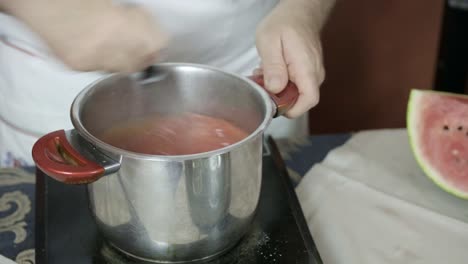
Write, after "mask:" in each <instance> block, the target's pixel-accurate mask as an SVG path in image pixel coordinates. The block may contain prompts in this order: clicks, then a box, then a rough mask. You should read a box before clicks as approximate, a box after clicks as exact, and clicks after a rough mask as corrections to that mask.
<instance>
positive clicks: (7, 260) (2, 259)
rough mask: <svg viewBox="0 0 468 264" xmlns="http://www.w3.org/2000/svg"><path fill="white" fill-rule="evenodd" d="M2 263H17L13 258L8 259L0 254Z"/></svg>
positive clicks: (0, 262) (0, 263)
mask: <svg viewBox="0 0 468 264" xmlns="http://www.w3.org/2000/svg"><path fill="white" fill-rule="evenodd" d="M0 264H16V262H14V261H13V260H11V259H7V258H5V257H4V256H2V255H0Z"/></svg>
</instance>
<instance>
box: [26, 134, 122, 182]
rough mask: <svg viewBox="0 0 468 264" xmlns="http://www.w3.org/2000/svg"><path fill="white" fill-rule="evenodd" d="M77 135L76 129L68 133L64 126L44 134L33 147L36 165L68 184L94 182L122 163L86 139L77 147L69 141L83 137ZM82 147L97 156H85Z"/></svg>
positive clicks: (47, 173)
mask: <svg viewBox="0 0 468 264" xmlns="http://www.w3.org/2000/svg"><path fill="white" fill-rule="evenodd" d="M67 135H68V137H67ZM77 137H80V136H79V135H78V134H77V133H76V132H75V131H67V133H66V132H65V130H57V131H54V132H51V133H49V134H46V135H45V136H43V137H41V138H40V139H39V140H38V141H37V142H36V143H35V144H34V146H33V148H32V156H33V160H34V162H35V163H36V166H37V168H39V169H40V170H41V171H42V172H44V173H45V174H46V175H48V176H50V177H52V178H54V179H55V180H57V181H60V182H63V183H67V184H86V183H91V182H94V181H96V180H98V179H99V178H101V177H102V176H104V175H105V174H108V173H110V172H112V171H116V170H118V168H119V167H120V164H118V163H117V162H116V161H114V160H113V159H110V158H108V157H106V156H105V155H104V154H103V153H101V152H100V151H99V150H96V149H95V148H94V147H89V145H90V144H89V143H87V142H85V144H82V145H81V146H80V148H81V149H80V151H78V150H77V149H76V148H75V147H74V146H72V144H70V141H69V140H71V141H74V140H75V141H76V140H80V139H81V138H77ZM81 140H82V139H81ZM80 143H81V142H80ZM86 143H87V144H86ZM83 145H84V146H83ZM83 149H86V150H87V151H86V152H87V153H88V155H86V156H89V153H92V156H94V157H85V156H84V155H83V154H82V152H83ZM93 160H98V161H99V162H98V161H93ZM100 163H101V164H100ZM102 163H104V164H106V165H104V164H102Z"/></svg>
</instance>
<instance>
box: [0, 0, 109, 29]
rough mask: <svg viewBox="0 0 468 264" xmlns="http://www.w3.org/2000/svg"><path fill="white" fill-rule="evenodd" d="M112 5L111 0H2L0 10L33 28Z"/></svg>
mask: <svg viewBox="0 0 468 264" xmlns="http://www.w3.org/2000/svg"><path fill="white" fill-rule="evenodd" d="M111 5H112V1H111V0H33V1H31V0H0V10H2V11H3V12H5V13H7V14H10V15H12V16H15V17H16V18H18V19H20V20H22V21H23V22H25V23H26V24H29V25H30V26H31V27H33V28H35V27H39V26H40V25H41V24H43V23H49V22H55V21H56V19H55V18H63V15H64V14H67V15H69V16H83V14H89V13H93V12H99V11H100V10H102V9H103V8H108V7H109V6H111ZM81 18H83V17H81ZM63 22H64V21H63Z"/></svg>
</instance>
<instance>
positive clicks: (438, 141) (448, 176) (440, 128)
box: [408, 90, 468, 198]
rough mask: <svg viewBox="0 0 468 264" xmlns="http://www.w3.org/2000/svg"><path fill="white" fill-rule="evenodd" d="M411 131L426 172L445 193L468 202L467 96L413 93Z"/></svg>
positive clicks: (413, 145)
mask: <svg viewBox="0 0 468 264" xmlns="http://www.w3.org/2000/svg"><path fill="white" fill-rule="evenodd" d="M408 131H409V134H410V139H411V144H412V148H413V151H414V153H415V156H416V159H417V160H418V162H419V164H420V165H421V167H422V169H423V170H424V172H425V173H426V174H427V175H428V176H429V177H430V178H431V179H432V180H434V182H436V183H437V184H438V185H439V186H441V187H442V188H443V189H445V190H447V191H449V192H450V193H452V194H454V195H457V196H459V197H462V198H468V96H462V95H454V94H450V93H442V92H433V91H421V90H413V91H412V92H411V96H410V103H409V115H408Z"/></svg>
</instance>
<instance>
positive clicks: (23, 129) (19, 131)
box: [0, 0, 308, 166]
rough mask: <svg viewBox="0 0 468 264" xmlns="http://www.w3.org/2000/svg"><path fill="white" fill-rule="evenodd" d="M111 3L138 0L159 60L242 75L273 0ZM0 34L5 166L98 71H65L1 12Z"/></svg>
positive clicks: (302, 126)
mask: <svg viewBox="0 0 468 264" xmlns="http://www.w3.org/2000/svg"><path fill="white" fill-rule="evenodd" d="M118 2H122V3H136V4H140V5H144V6H146V7H147V8H148V10H150V11H151V12H152V14H154V16H155V17H157V19H158V21H159V22H160V23H161V25H162V26H163V28H164V29H165V30H166V31H167V32H169V34H170V35H171V43H170V44H169V47H168V49H167V50H165V51H164V58H165V61H171V62H191V63H200V64H207V65H211V66H215V67H218V68H221V69H224V70H226V71H229V72H233V73H236V74H240V75H248V74H251V73H252V70H253V69H254V68H255V67H257V66H258V64H259V57H258V54H257V50H256V48H255V30H256V26H257V24H258V23H259V22H260V21H261V20H262V19H263V18H264V17H265V16H266V15H267V14H268V13H269V12H270V11H271V10H272V8H273V7H274V6H275V5H276V4H277V2H278V0H261V1H258V0H236V1H232V0H224V1H219V0H216V1H215V0H203V1H191V2H190V3H188V2H187V1H182V0H151V1H150V0H120V1H118ZM0 40H2V41H0V99H1V102H0V166H2V165H3V166H5V165H11V164H12V163H14V161H15V158H16V162H17V161H18V159H20V160H22V161H23V162H26V163H32V159H31V157H30V156H31V155H30V148H31V147H32V144H33V143H34V142H35V141H36V140H37V138H38V137H39V136H40V135H44V134H45V133H48V132H51V131H54V130H57V129H69V128H72V125H71V122H70V118H69V108H70V105H71V103H72V101H73V99H74V98H75V96H76V94H77V93H78V92H79V91H81V90H82V89H83V88H84V87H85V86H87V85H88V84H90V83H92V82H93V81H95V80H97V79H98V78H101V77H102V76H103V75H102V74H100V73H96V72H93V73H82V72H74V71H71V70H69V69H68V68H67V67H65V66H64V65H63V64H62V63H61V62H60V61H58V60H57V59H55V58H54V57H53V56H52V55H51V53H50V52H49V50H48V48H47V46H46V45H45V44H44V42H43V41H42V40H41V39H40V38H39V37H38V36H37V35H36V34H35V33H34V32H32V31H31V30H30V29H29V28H28V27H26V26H25V25H24V24H23V23H22V22H21V21H18V20H17V19H15V18H13V17H11V16H8V15H5V14H1V13H0ZM12 46H16V48H14V47H12ZM18 48H19V49H18ZM25 51H26V52H25ZM31 54H35V56H31ZM307 120H308V118H307V114H305V115H303V116H302V117H301V118H298V119H296V120H289V119H286V118H283V117H280V118H277V119H275V120H274V121H273V122H272V124H271V125H270V127H269V129H268V131H267V133H268V134H272V135H273V136H275V137H296V136H303V135H306V134H307V132H308V125H307ZM9 152H10V153H9Z"/></svg>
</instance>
